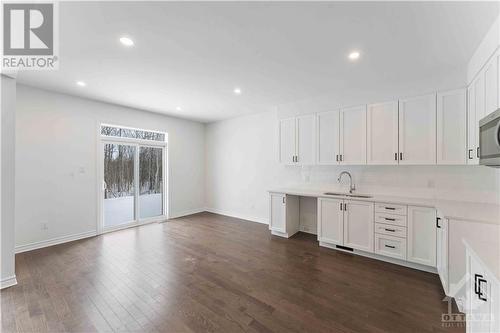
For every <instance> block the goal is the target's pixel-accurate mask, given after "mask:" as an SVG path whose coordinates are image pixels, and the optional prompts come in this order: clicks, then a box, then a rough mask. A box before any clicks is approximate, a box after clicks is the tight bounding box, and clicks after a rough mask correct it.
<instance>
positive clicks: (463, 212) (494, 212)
mask: <svg viewBox="0 0 500 333" xmlns="http://www.w3.org/2000/svg"><path fill="white" fill-rule="evenodd" d="M328 191H330V192H342V191H332V190H321V189H302V188H276V189H272V190H269V191H268V192H270V193H284V194H288V195H297V196H302V197H316V198H343V199H348V200H357V201H370V202H382V203H392V204H402V205H414V206H424V207H433V208H436V209H437V210H438V212H439V213H440V214H441V215H442V216H443V217H445V218H448V219H451V220H463V221H470V222H482V223H490V224H498V225H500V205H496V204H491V203H478V202H467V201H457V200H445V199H433V198H417V197H405V196H399V195H398V196H395V195H394V196H393V195H390V196H389V195H378V194H372V193H363V192H359V193H358V192H354V194H361V195H370V196H371V197H370V198H356V197H345V196H334V195H326V194H325V192H328Z"/></svg>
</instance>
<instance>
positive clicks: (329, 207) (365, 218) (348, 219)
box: [318, 198, 374, 252]
mask: <svg viewBox="0 0 500 333" xmlns="http://www.w3.org/2000/svg"><path fill="white" fill-rule="evenodd" d="M373 212H374V204H373V203H372V202H364V201H355V200H342V199H333V198H318V240H319V241H320V242H323V243H329V244H335V245H342V246H346V247H350V248H353V249H357V250H362V251H365V252H373V239H374V222H373Z"/></svg>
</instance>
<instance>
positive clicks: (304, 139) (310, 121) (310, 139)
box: [296, 115, 316, 165]
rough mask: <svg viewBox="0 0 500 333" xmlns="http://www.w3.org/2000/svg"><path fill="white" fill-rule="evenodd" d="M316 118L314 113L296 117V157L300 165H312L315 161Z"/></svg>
mask: <svg viewBox="0 0 500 333" xmlns="http://www.w3.org/2000/svg"><path fill="white" fill-rule="evenodd" d="M315 126H316V119H315V117H314V115H307V116H300V117H297V154H296V155H297V157H296V162H297V163H298V164H301V165H312V164H314V163H315V161H316V156H315V153H316V141H315Z"/></svg>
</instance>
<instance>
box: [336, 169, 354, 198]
mask: <svg viewBox="0 0 500 333" xmlns="http://www.w3.org/2000/svg"><path fill="white" fill-rule="evenodd" d="M343 175H348V176H349V193H352V192H354V190H355V189H356V186H354V183H353V181H352V176H351V174H350V173H349V172H347V171H342V172H341V173H340V175H339V178H338V179H337V181H338V182H339V183H340V181H341V180H342V176H343Z"/></svg>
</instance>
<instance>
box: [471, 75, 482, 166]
mask: <svg viewBox="0 0 500 333" xmlns="http://www.w3.org/2000/svg"><path fill="white" fill-rule="evenodd" d="M484 83H485V80H484V71H481V72H479V74H478V76H477V77H476V79H475V80H474V81H472V83H471V84H470V86H469V88H468V89H467V93H468V95H469V111H468V113H467V123H468V125H467V126H468V127H467V128H468V134H467V146H468V150H467V164H479V120H481V118H483V117H484V116H485V115H486V112H485V89H484Z"/></svg>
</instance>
